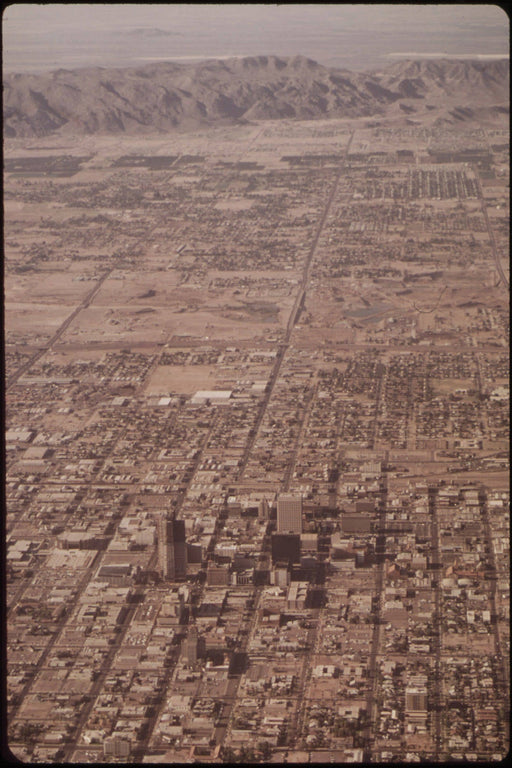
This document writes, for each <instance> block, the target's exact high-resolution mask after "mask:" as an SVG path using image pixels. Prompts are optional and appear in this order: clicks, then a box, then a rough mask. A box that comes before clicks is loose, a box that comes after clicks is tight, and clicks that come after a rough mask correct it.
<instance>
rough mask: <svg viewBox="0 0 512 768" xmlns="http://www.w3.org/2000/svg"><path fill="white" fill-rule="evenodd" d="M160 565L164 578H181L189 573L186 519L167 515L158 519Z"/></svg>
mask: <svg viewBox="0 0 512 768" xmlns="http://www.w3.org/2000/svg"><path fill="white" fill-rule="evenodd" d="M158 566H159V568H160V571H161V573H162V576H163V577H164V579H180V578H184V577H185V576H186V575H187V543H186V541H185V522H184V520H173V519H171V518H169V517H167V516H166V515H162V517H161V518H160V519H159V520H158Z"/></svg>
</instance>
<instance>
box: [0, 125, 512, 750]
mask: <svg viewBox="0 0 512 768" xmlns="http://www.w3.org/2000/svg"><path fill="white" fill-rule="evenodd" d="M349 127H350V130H349V129H348V128H347V126H346V125H345V124H342V125H341V127H340V126H338V128H339V130H334V129H333V127H332V125H328V126H327V125H325V126H322V125H319V124H318V123H307V124H306V123H302V124H298V123H297V124H295V123H293V124H289V125H288V126H287V128H286V130H284V129H283V126H282V125H279V124H277V123H273V124H265V125H264V126H260V127H259V128H258V131H255V130H254V126H253V127H252V129H250V128H249V127H244V128H240V129H239V130H240V131H241V132H242V133H243V132H244V131H247V132H248V133H247V136H246V138H247V145H245V144H244V148H245V149H244V157H243V159H241V160H238V159H236V158H235V159H234V158H233V155H232V153H233V146H232V142H231V140H230V134H229V130H228V129H219V132H218V133H217V134H216V136H217V137H218V140H219V144H218V146H217V145H216V144H215V141H213V139H212V143H211V145H210V146H211V151H210V150H209V151H208V152H205V151H204V143H205V137H204V136H203V137H201V136H199V137H198V138H197V140H195V139H194V137H187V138H186V139H185V138H182V139H178V138H175V139H173V140H172V142H171V140H169V144H167V142H165V141H164V140H163V139H162V137H160V138H159V139H158V142H159V147H161V145H162V142H163V143H164V144H165V154H158V152H157V153H156V154H153V155H149V154H141V151H140V143H139V144H138V145H137V147H135V148H133V152H130V151H128V150H127V151H125V150H124V149H123V154H122V156H121V157H118V155H119V151H118V148H117V149H115V151H114V149H113V148H112V145H107V144H106V145H105V147H106V148H105V147H103V148H101V152H99V154H98V155H96V154H95V153H92V154H91V157H92V156H94V163H95V166H94V168H92V169H91V168H89V166H88V164H89V160H88V159H87V157H85V151H83V150H81V152H80V156H79V157H77V159H76V162H75V164H74V165H73V167H72V164H69V163H68V165H69V170H71V169H72V170H73V173H74V174H75V175H73V176H67V177H66V176H61V177H59V176H56V175H55V174H54V170H55V168H57V166H58V164H57V166H55V165H52V164H50V165H49V166H48V174H49V175H46V176H30V173H29V171H27V170H26V169H27V168H29V169H30V167H31V166H26V165H24V164H23V163H22V164H21V166H23V167H24V168H25V172H24V175H23V176H22V177H17V176H10V175H9V173H10V171H9V168H11V170H12V169H14V170H15V171H16V169H18V165H14V166H8V168H7V175H6V182H7V184H6V201H7V202H8V203H14V204H15V208H13V209H12V211H14V212H10V213H9V216H8V217H7V220H6V227H7V235H6V237H7V239H6V242H7V244H8V258H7V262H6V264H7V281H8V282H7V293H8V294H9V292H12V296H13V297H14V296H17V295H18V294H15V293H14V291H15V290H16V291H18V292H21V293H20V295H21V296H22V297H23V296H25V297H27V296H28V297H30V298H31V301H34V298H33V295H35V294H37V296H39V297H41V296H42V295H43V297H45V298H46V299H48V298H49V295H47V294H45V290H46V291H47V290H48V288H47V285H46V283H45V280H48V281H49V282H52V281H53V280H54V279H55V276H56V275H57V274H59V275H60V274H61V273H62V264H65V265H66V266H69V268H70V273H69V274H70V275H71V277H70V278H69V285H70V286H71V289H70V290H72V291H73V296H72V301H73V303H72V306H71V305H70V306H69V307H62V306H59V307H57V308H55V307H54V308H49V309H48V312H49V313H50V315H49V316H51V318H52V324H50V323H48V322H46V323H43V322H41V323H40V324H38V323H37V319H38V318H39V317H40V316H42V315H39V314H37V313H39V312H41V313H42V312H43V309H41V301H42V299H41V300H38V302H36V306H35V309H34V312H36V315H35V319H31V320H30V323H29V324H28V326H27V325H26V322H27V321H26V318H25V316H24V315H23V313H21V314H19V313H20V312H21V310H20V307H22V308H23V306H25V305H23V304H22V302H21V299H19V301H18V298H13V299H12V302H11V304H12V306H9V307H8V310H9V313H11V314H8V316H7V323H6V325H7V344H6V364H7V382H8V391H7V412H6V416H7V424H6V427H7V430H6V454H5V455H6V477H5V480H6V498H7V513H8V514H7V526H6V534H7V536H6V576H7V593H6V596H7V611H8V614H7V621H8V638H7V639H8V648H7V690H8V740H9V745H10V748H11V749H12V751H13V753H15V754H16V756H17V757H19V758H20V759H22V760H27V761H34V762H52V761H53V762H54V761H57V762H58V761H62V762H68V761H70V762H73V761H75V762H119V761H123V762H135V763H139V762H143V761H145V762H166V763H172V762H194V761H196V762H207V763H221V762H230V763H231V762H247V761H249V762H251V761H252V762H262V763H266V762H285V761H287V762H306V763H307V762H325V761H327V762H328V761H329V760H333V761H334V762H372V761H379V762H380V761H390V762H399V761H406V762H409V761H411V762H412V761H417V760H432V761H444V760H452V759H460V760H467V761H473V760H474V761H482V760H490V759H501V757H502V756H503V755H504V754H505V753H506V752H507V750H508V711H507V700H508V699H507V697H508V690H509V671H508V663H507V662H508V653H509V618H510V615H509V580H508V574H509V566H510V561H509V493H508V484H507V479H508V478H507V466H508V453H507V449H508V407H509V389H508V370H509V367H508V366H509V360H508V351H507V348H506V347H507V345H506V335H507V329H508V314H507V308H506V305H505V303H504V299H503V295H504V287H505V286H504V284H503V281H502V276H501V275H500V274H499V270H498V269H497V266H496V260H495V256H496V255H499V254H500V253H501V251H502V249H503V245H504V243H505V241H506V238H507V236H508V235H507V231H506V225H505V221H506V205H507V203H506V196H505V178H506V177H505V175H504V174H502V173H501V171H502V170H503V169H504V168H505V166H506V158H505V150H504V149H503V146H505V144H506V141H507V139H506V136H505V135H502V134H500V133H499V131H498V129H496V131H494V129H492V130H491V129H489V132H488V135H487V136H486V135H484V134H481V133H478V135H477V134H475V135H473V134H472V133H471V134H468V135H467V136H465V137H464V136H462V137H461V136H458V138H457V142H458V143H457V145H455V144H451V145H450V146H451V149H450V152H451V154H450V157H449V158H446V157H444V155H442V152H444V150H443V149H442V147H441V148H439V147H440V145H439V146H437V145H438V144H439V141H440V140H441V139H443V136H444V134H443V132H442V131H441V130H440V129H437V128H435V127H432V128H422V127H421V126H413V125H407V126H404V125H401V126H396V127H395V126H386V125H384V124H381V125H366V124H364V125H361V124H358V125H356V124H354V125H353V126H352V125H351V126H349ZM251 131H252V132H251ZM244 135H245V134H244ZM444 138H446V136H444ZM180 140H181V141H185V143H186V146H185V148H183V147H178V144H179V141H180ZM195 141H196V143H194V142H195ZM450 141H451V139H450ZM187 142H188V143H187ZM349 142H351V143H349ZM436 142H437V143H436ZM475 142H483V144H482V147H484V148H485V152H487V154H490V156H491V158H492V162H491V164H490V165H489V166H488V167H487V165H486V163H484V159H482V158H480V157H476V156H472V157H471V158H470V159H468V158H466V159H463V158H464V157H466V155H465V154H464V149H465V148H466V149H467V148H469V149H472V150H476V149H478V147H477V146H476V144H475ZM429 143H430V144H431V145H432V147H433V149H436V147H437V149H436V151H435V152H433V154H428V152H427V145H429ZM448 144H450V142H448ZM502 145H503V146H502ZM175 149H176V151H175ZM347 150H348V152H347ZM24 151H26V150H24ZM34 151H36V150H34ZM37 151H38V150H37ZM159 151H160V150H159ZM161 151H162V152H163V149H162V150H161ZM479 151H480V150H479ZM483 151H484V150H483V149H482V152H483ZM116 153H117V154H116ZM436 153H437V154H436ZM440 153H441V154H440ZM454 153H457V157H455V154H454ZM15 154H16V153H15ZM18 154H19V155H20V158H21V155H22V150H21V149H20V150H19V151H18ZM112 154H115V157H113V156H112ZM473 155H474V153H473ZM20 158H18V160H19V159H20ZM461 158H462V159H461ZM15 159H16V158H15ZM24 162H25V161H24ZM486 162H487V161H486ZM466 163H468V165H466ZM479 163H480V164H479ZM482 163H483V165H482ZM68 165H66V164H64V165H62V168H65V167H66V168H67V167H68ZM21 166H20V167H21ZM484 166H485V167H484ZM58 167H60V166H58ZM57 170H58V168H57ZM88 172H90V173H91V174H92V175H91V176H90V177H89V176H86V175H84V174H86V173H88ZM477 181H478V184H477V183H476V182H477ZM482 189H483V192H482ZM47 200H51V201H52V203H53V204H55V206H56V207H55V210H53V209H50V208H48V210H46V212H45V216H44V217H43V220H42V221H36V220H35V219H34V220H31V219H30V220H28V219H26V218H24V217H29V216H30V215H31V214H30V211H31V210H32V208H31V207H30V206H31V205H32V204H35V205H36V206H37V205H38V204H40V203H43V202H45V201H47ZM18 204H19V205H18ZM20 206H21V207H20ZM23 206H27V208H24V207H23ZM497 206H504V207H503V208H499V209H498V208H497ZM68 208H70V209H71V210H69V211H68ZM77 209H84V210H83V212H82V211H81V212H79V213H77ZM484 210H485V211H486V212H487V214H488V215H487V218H486V216H485V215H484ZM9 211H11V209H10V208H9ZM68 214H69V215H68ZM491 214H492V216H491ZM491 219H492V220H491ZM491 235H492V237H491ZM42 240H44V243H43V242H42ZM491 241H492V242H491ZM493 244H494V248H495V251H496V252H495V251H494V250H493V247H492V246H493ZM43 245H44V248H43ZM50 278H51V280H50ZM9 281H11V282H9ZM112 286H114V287H115V291H114V289H113V288H112ZM52 290H54V289H52ZM109 290H110V293H108V291H109ZM105 291H107V293H105ZM117 291H119V292H120V296H121V298H120V299H119V302H117V300H116V299H115V296H116V295H117V293H116V292H117ZM112 297H114V298H112ZM70 301H71V299H70ZM20 302H21V304H20ZM110 304H112V306H110ZM118 304H119V306H118ZM68 309H69V312H68V311H67V310H68ZM52 312H53V313H54V314H51V313H52ZM166 313H167V314H166ZM46 319H48V318H46ZM36 325H37V327H36ZM163 327H165V332H164V333H162V328H163Z"/></svg>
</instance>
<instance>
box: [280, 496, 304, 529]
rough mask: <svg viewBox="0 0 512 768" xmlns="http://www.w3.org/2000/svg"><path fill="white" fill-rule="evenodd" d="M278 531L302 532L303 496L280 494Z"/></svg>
mask: <svg viewBox="0 0 512 768" xmlns="http://www.w3.org/2000/svg"><path fill="white" fill-rule="evenodd" d="M277 532H278V533H302V496H297V495H295V494H292V493H281V494H280V496H279V498H278V500H277Z"/></svg>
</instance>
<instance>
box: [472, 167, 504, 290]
mask: <svg viewBox="0 0 512 768" xmlns="http://www.w3.org/2000/svg"><path fill="white" fill-rule="evenodd" d="M471 167H472V168H473V173H474V174H475V179H476V187H477V190H478V198H479V200H480V206H481V208H482V214H483V217H484V219H485V226H486V228H487V234H488V236H489V242H490V244H491V249H492V255H493V258H494V263H495V264H496V269H497V270H498V274H499V276H500V278H501V281H502V282H503V285H505V286H506V287H507V289H508V288H509V287H510V286H509V282H508V280H507V277H506V275H505V272H504V271H503V267H502V265H501V260H500V257H499V253H498V248H497V246H496V240H495V238H494V232H493V231H492V227H491V222H490V221H489V214H488V213H487V204H486V202H485V197H484V193H483V191H482V184H481V182H480V175H479V173H478V168H477V167H476V165H472V166H471Z"/></svg>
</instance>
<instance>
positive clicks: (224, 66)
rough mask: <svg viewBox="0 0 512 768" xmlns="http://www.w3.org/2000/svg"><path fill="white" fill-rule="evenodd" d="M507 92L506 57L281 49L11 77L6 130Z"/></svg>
mask: <svg viewBox="0 0 512 768" xmlns="http://www.w3.org/2000/svg"><path fill="white" fill-rule="evenodd" d="M508 92H509V65H508V61H507V60H506V59H499V60H491V61H480V60H471V59H468V60H454V59H438V60H436V61H431V60H404V61H402V62H396V63H394V64H391V65H389V66H388V67H386V68H385V69H383V70H380V71H379V72H368V73H363V72H351V71H349V70H345V69H339V68H329V67H325V66H323V65H322V64H319V63H317V62H316V61H314V60H312V59H309V58H307V57H305V56H293V57H279V56H274V55H271V56H263V55H262V56H249V57H241V58H238V57H233V58H230V59H222V60H220V59H209V60H204V61H200V62H196V63H187V64H183V63H179V62H173V61H169V62H157V63H151V64H146V65H144V66H141V67H130V68H124V69H115V68H110V67H87V68H81V69H58V70H55V71H53V72H50V73H45V74H37V75H31V74H16V73H14V74H7V75H5V76H4V135H5V136H6V138H9V137H18V138H20V137H21V138H23V137H31V136H47V135H50V134H52V133H59V134H78V135H82V134H95V133H100V134H101V133H106V134H112V133H114V134H115V133H127V134H132V133H149V132H162V133H165V132H169V131H174V130H187V129H193V128H198V127H201V126H207V125H216V124H223V123H237V122H247V121H251V120H271V119H281V118H288V119H302V120H309V119H317V118H324V119H325V118H340V117H348V118H355V117H377V116H379V115H381V116H384V115H386V114H387V113H390V114H393V113H396V112H397V111H398V109H399V110H400V111H401V112H402V114H403V113H407V114H411V113H416V112H420V113H421V112H426V111H427V109H426V104H427V102H428V104H429V106H428V109H429V110H432V108H436V109H437V110H438V111H439V114H440V116H441V117H442V118H443V119H445V120H446V119H448V120H449V119H450V117H449V116H450V114H451V112H450V110H453V109H454V108H455V107H457V108H459V109H461V108H462V109H464V108H466V107H471V108H474V107H475V105H477V106H478V107H483V108H489V109H490V110H491V111H492V110H493V109H494V110H495V109H496V108H497V107H500V108H502V109H503V108H504V107H508ZM396 105H398V108H397V106H396ZM468 114H469V113H468ZM473 114H475V113H473ZM468 119H469V118H468Z"/></svg>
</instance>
